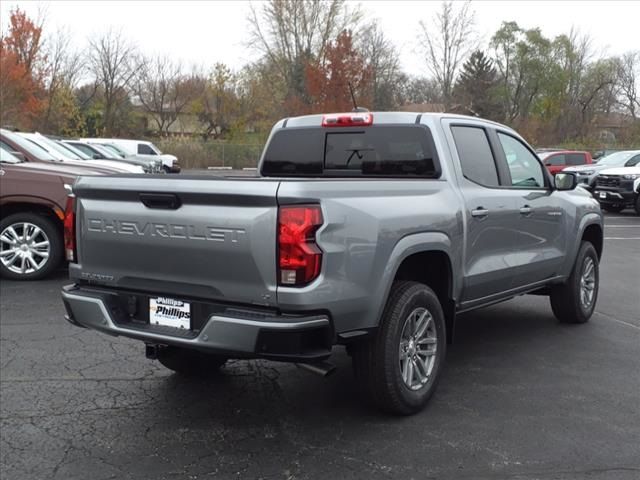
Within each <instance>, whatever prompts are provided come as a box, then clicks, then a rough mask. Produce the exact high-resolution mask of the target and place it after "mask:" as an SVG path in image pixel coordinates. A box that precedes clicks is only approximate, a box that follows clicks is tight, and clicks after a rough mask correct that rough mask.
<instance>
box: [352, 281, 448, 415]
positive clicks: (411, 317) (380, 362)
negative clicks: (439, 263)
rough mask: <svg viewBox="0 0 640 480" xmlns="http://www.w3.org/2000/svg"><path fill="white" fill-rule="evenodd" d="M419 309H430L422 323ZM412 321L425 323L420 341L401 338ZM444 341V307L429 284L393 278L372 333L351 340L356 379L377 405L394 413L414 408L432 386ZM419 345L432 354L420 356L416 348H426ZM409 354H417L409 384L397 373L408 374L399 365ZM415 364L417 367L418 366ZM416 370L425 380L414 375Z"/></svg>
mask: <svg viewBox="0 0 640 480" xmlns="http://www.w3.org/2000/svg"><path fill="white" fill-rule="evenodd" d="M425 311H426V312H427V314H428V315H430V319H429V317H426V319H425V318H424V317H422V320H423V321H427V324H426V327H424V324H422V323H421V322H420V317H421V316H422V315H423V314H424V312H425ZM416 312H417V313H416ZM412 321H415V322H416V323H417V324H418V326H420V325H422V326H423V327H424V328H425V333H424V335H425V336H424V337H420V338H422V339H423V341H424V342H425V344H424V345H422V346H420V345H418V344H417V343H415V342H413V341H407V339H406V338H407V337H410V336H411V335H412V333H417V332H416V331H415V330H412V329H411V327H412ZM405 326H406V327H407V329H405ZM419 330H421V329H420V328H419V329H418V331H419ZM427 341H428V343H426V342H427ZM434 342H435V343H434ZM446 345H447V341H446V332H445V322H444V313H443V311H442V307H441V305H440V302H439V300H438V297H437V296H436V294H435V293H434V292H433V290H431V289H430V288H429V287H427V286H426V285H424V284H422V283H418V282H407V281H402V282H394V284H393V285H392V287H391V291H390V293H389V297H388V299H387V304H386V306H385V309H384V313H383V316H382V319H381V322H380V326H379V328H378V330H377V332H376V334H375V335H373V336H372V337H371V338H368V339H366V340H365V341H363V342H362V343H360V344H357V345H355V346H354V349H353V366H354V372H355V376H356V379H357V380H358V382H359V384H360V386H361V388H362V389H363V390H364V392H365V394H366V395H367V396H368V398H369V399H371V400H372V401H373V403H374V404H375V405H376V406H377V407H378V408H380V409H381V410H383V411H385V412H389V413H393V414H398V415H411V414H414V413H417V412H419V411H420V410H422V409H423V408H424V407H425V406H426V404H427V403H428V401H429V399H430V398H431V395H433V392H434V391H435V390H436V387H437V385H438V380H439V378H440V371H441V369H442V366H443V364H444V358H445V354H446ZM423 349H424V350H423ZM425 350H427V351H428V353H432V352H435V354H434V355H424V356H422V355H421V354H420V352H421V351H422V352H424V353H427V352H425ZM412 354H413V358H414V359H415V358H417V359H418V360H417V361H416V362H415V363H412V365H413V366H412V367H411V369H412V372H413V373H412V375H411V378H410V383H411V382H415V385H412V386H409V384H408V383H407V382H406V381H405V379H404V378H403V376H404V375H405V374H406V375H407V376H408V373H409V372H408V368H407V370H403V367H404V366H406V365H408V362H411V360H412V358H411V355H412ZM403 358H404V359H403ZM423 358H424V360H422V359H423ZM419 365H422V367H423V368H422V369H420V368H418V367H419ZM414 366H415V367H414ZM413 368H416V370H415V371H414V370H413ZM425 373H426V374H427V375H425ZM419 376H422V377H423V378H426V380H424V381H420V378H419Z"/></svg>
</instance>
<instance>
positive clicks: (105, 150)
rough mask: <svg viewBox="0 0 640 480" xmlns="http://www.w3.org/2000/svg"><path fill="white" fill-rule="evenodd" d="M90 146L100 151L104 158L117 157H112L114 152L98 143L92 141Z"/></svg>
mask: <svg viewBox="0 0 640 480" xmlns="http://www.w3.org/2000/svg"><path fill="white" fill-rule="evenodd" d="M91 148H93V149H95V150H97V151H98V152H100V153H101V154H102V156H103V157H105V158H117V156H116V157H114V153H113V152H112V151H110V150H109V149H108V148H105V146H104V145H98V144H95V143H92V144H91Z"/></svg>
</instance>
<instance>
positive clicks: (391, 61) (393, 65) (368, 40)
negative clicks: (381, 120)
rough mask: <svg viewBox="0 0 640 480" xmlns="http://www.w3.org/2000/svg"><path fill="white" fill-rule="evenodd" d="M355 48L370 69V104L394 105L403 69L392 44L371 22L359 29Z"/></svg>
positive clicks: (378, 107)
mask: <svg viewBox="0 0 640 480" xmlns="http://www.w3.org/2000/svg"><path fill="white" fill-rule="evenodd" d="M358 48H359V50H360V53H361V54H362V57H363V58H364V59H365V61H366V64H367V66H368V67H369V69H370V72H371V84H372V85H371V87H372V88H371V90H372V100H373V105H371V107H372V108H373V109H374V110H390V109H392V108H394V107H396V106H397V105H398V104H399V103H400V99H399V98H400V96H401V93H402V87H401V84H402V78H401V77H402V70H401V66H400V56H399V54H398V51H397V50H396V47H395V45H394V44H393V43H392V42H391V41H390V40H389V39H388V38H387V37H386V36H385V35H384V32H383V31H382V29H381V28H379V26H378V24H377V23H376V22H375V21H374V22H372V23H370V24H369V25H367V26H366V27H365V28H364V29H362V30H361V31H360V35H359V36H358ZM367 106H368V105H367Z"/></svg>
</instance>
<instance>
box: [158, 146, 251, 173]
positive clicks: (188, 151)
mask: <svg viewBox="0 0 640 480" xmlns="http://www.w3.org/2000/svg"><path fill="white" fill-rule="evenodd" d="M155 143H156V145H157V146H158V147H159V148H160V150H162V151H163V152H165V153H170V154H172V155H175V156H176V157H178V159H179V161H180V165H181V166H182V168H183V169H187V170H189V169H206V168H209V167H231V168H233V169H237V170H241V169H243V168H256V167H257V166H258V160H259V159H260V154H261V153H262V148H263V145H262V144H260V145H258V144H245V143H226V142H214V141H206V142H205V141H202V140H196V139H190V140H182V139H180V140H176V139H161V140H157V141H156V142H155Z"/></svg>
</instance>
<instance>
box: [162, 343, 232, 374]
mask: <svg viewBox="0 0 640 480" xmlns="http://www.w3.org/2000/svg"><path fill="white" fill-rule="evenodd" d="M157 355H158V361H159V362H160V363H161V364H162V365H163V366H164V367H166V368H168V369H169V370H173V371H174V372H176V373H179V374H181V375H185V376H206V375H212V374H214V373H216V372H217V371H218V370H219V369H220V367H222V366H223V365H224V364H225V363H226V361H227V358H226V357H222V356H220V355H211V354H207V353H202V352H199V351H197V350H191V349H187V348H180V347H174V346H167V347H162V348H160V349H159V350H158V353H157Z"/></svg>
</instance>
